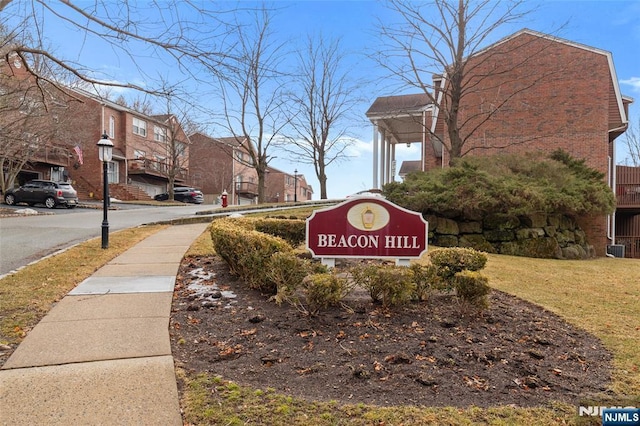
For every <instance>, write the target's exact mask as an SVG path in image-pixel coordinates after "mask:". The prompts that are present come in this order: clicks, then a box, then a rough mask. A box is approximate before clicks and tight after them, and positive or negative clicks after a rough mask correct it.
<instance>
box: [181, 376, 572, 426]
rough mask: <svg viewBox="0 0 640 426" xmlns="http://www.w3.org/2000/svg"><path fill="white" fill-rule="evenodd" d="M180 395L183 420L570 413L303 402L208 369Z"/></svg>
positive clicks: (534, 417)
mask: <svg viewBox="0 0 640 426" xmlns="http://www.w3.org/2000/svg"><path fill="white" fill-rule="evenodd" d="M178 376H179V378H180V379H181V380H182V381H183V382H185V383H187V386H186V389H185V390H184V398H183V401H182V405H183V408H184V410H185V420H186V424H198V425H201V424H206V425H223V424H224V425H246V424H253V425H274V426H276V425H290V426H294V425H301V426H302V425H304V426H306V425H309V424H313V425H318V426H322V425H327V426H329V425H332V426H333V425H439V426H440V425H474V424H492V425H515V424H536V425H540V424H545V425H546V424H549V425H551V424H564V423H563V422H564V419H566V417H567V416H570V415H571V414H572V413H575V408H574V407H570V406H567V405H557V406H549V407H547V408H529V409H524V408H515V407H496V408H490V409H480V408H477V407H470V408H467V409H459V408H453V407H442V408H421V407H413V406H404V407H382V408H381V407H374V406H368V405H365V404H352V405H339V404H338V403H337V402H331V401H330V402H306V401H303V400H301V399H298V398H295V397H292V396H286V395H281V394H278V393H276V392H275V391H274V390H273V389H253V388H249V387H245V386H240V385H238V384H236V383H234V382H231V381H228V380H225V379H223V378H222V377H220V376H215V375H211V374H200V375H197V376H192V377H188V376H187V374H186V373H185V372H184V371H183V370H178Z"/></svg>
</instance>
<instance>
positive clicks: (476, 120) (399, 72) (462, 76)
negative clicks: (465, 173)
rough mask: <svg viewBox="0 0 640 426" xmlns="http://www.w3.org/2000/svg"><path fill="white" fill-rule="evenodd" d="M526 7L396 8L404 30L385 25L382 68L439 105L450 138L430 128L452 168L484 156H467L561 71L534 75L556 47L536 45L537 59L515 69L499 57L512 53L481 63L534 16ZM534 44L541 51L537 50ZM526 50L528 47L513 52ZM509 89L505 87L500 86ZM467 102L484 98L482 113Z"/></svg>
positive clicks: (400, 1)
mask: <svg viewBox="0 0 640 426" xmlns="http://www.w3.org/2000/svg"><path fill="white" fill-rule="evenodd" d="M523 3H525V2H524V0H507V1H501V2H499V1H495V0H430V1H427V2H415V1H411V0H389V1H388V5H389V8H390V9H391V10H392V11H393V12H395V14H396V16H398V17H399V21H400V22H393V21H392V20H390V19H388V17H385V18H386V19H385V20H384V21H381V22H380V28H381V40H382V45H381V47H380V53H379V54H378V55H377V57H376V60H377V62H378V63H379V64H380V65H381V66H382V67H383V68H384V69H386V71H387V72H388V73H390V74H391V75H392V76H393V77H395V78H396V79H398V80H399V81H400V82H401V83H402V85H403V86H410V87H415V88H417V89H419V90H420V91H421V92H424V93H425V94H426V95H427V96H428V98H429V100H430V102H431V103H432V104H434V105H437V108H438V113H439V114H440V115H441V116H442V117H443V121H444V124H445V128H446V130H445V131H446V137H445V138H443V137H442V136H443V135H442V134H438V133H436V132H433V131H432V129H431V128H429V126H427V128H426V129H425V130H426V131H427V133H428V134H430V136H431V139H432V140H437V141H438V142H440V143H441V144H442V145H443V146H444V148H445V149H446V150H447V152H448V154H449V159H450V163H451V162H452V161H455V159H457V158H459V157H461V156H463V155H464V154H466V153H467V152H469V150H471V149H478V147H477V146H475V147H472V148H469V149H466V150H465V149H464V148H465V143H466V142H467V141H468V140H469V139H470V138H471V137H472V136H473V135H474V134H475V133H476V132H477V131H479V129H481V127H482V124H483V123H485V122H486V121H488V120H490V119H496V117H498V118H497V119H500V118H499V113H500V112H501V111H503V110H504V109H505V108H506V107H508V106H510V105H513V100H514V99H515V98H516V97H517V96H518V95H519V94H522V93H524V92H525V91H527V90H529V89H531V88H532V87H533V86H534V85H536V84H538V83H539V82H541V81H543V80H544V79H549V78H550V77H551V76H553V75H558V74H559V72H560V71H561V70H557V69H553V70H547V71H545V72H539V71H536V72H535V73H534V71H529V72H528V74H527V68H528V67H527V64H528V63H533V62H534V61H535V60H537V59H536V58H539V57H540V56H539V55H541V54H542V53H543V51H544V50H545V49H546V48H547V47H548V46H550V45H551V43H550V42H548V43H540V44H538V45H536V46H535V49H536V50H535V53H534V54H533V55H531V56H527V57H523V58H521V59H519V60H518V61H515V63H501V61H500V59H499V57H498V55H504V54H505V53H508V52H505V51H499V52H496V53H495V54H494V53H491V52H489V53H486V52H482V53H486V55H485V56H483V57H480V56H479V55H478V54H479V53H481V51H482V50H483V49H484V48H485V47H486V45H487V44H488V43H489V42H490V41H491V40H492V37H493V36H494V35H495V33H496V32H497V30H498V29H499V28H501V27H504V26H505V25H507V24H510V23H514V22H517V21H520V20H521V19H522V18H523V17H524V16H525V15H526V14H528V13H530V10H524V11H521V10H522V7H523ZM525 43H526V42H525ZM530 43H531V45H532V46H533V42H530ZM524 47H527V46H522V45H520V46H516V47H510V49H512V51H513V50H516V49H521V48H524ZM504 49H509V47H504ZM492 55H493V56H492ZM489 64H491V65H489ZM495 64H499V69H493V70H488V69H487V68H488V67H489V66H493V67H495ZM531 68H533V67H531ZM515 69H518V70H524V73H525V74H526V75H522V74H521V75H516V76H514V75H515V74H516V73H513V74H512V73H510V71H512V70H515ZM496 76H499V77H501V78H504V79H510V80H511V81H509V82H507V83H508V84H511V85H512V86H513V87H511V90H510V91H508V92H507V91H505V90H503V91H501V90H500V87H499V85H497V84H496V82H495V80H492V79H493V78H495V77H496ZM503 83H505V81H504V80H503V81H502V82H501V83H500V84H503ZM467 96H476V97H477V98H481V97H482V98H483V99H482V100H481V105H480V106H479V107H478V108H476V109H475V110H473V109H471V108H466V109H465V102H464V101H465V97H467ZM510 103H511V104H510ZM476 106H477V105H476ZM556 131H557V129H556ZM540 137H542V136H540ZM524 142H525V141H524V140H519V141H513V142H510V143H524Z"/></svg>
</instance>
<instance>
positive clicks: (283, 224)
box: [254, 219, 307, 247]
mask: <svg viewBox="0 0 640 426" xmlns="http://www.w3.org/2000/svg"><path fill="white" fill-rule="evenodd" d="M306 225H307V223H306V222H305V221H304V220H299V219H257V220H256V221H255V225H254V226H255V229H256V230H257V231H260V232H264V233H265V234H269V235H275V236H276V237H280V238H282V239H283V240H285V241H286V242H288V243H289V244H291V245H292V246H293V247H297V246H299V245H300V244H302V243H303V242H304V241H305V238H306Z"/></svg>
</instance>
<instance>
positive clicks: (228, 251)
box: [211, 220, 292, 294]
mask: <svg viewBox="0 0 640 426" xmlns="http://www.w3.org/2000/svg"><path fill="white" fill-rule="evenodd" d="M234 222H235V221H233V220H217V221H214V222H213V223H212V225H211V240H212V241H213V246H214V249H215V250H216V253H218V255H219V256H220V257H221V258H222V259H224V260H225V261H226V262H227V264H228V265H229V270H230V271H231V273H233V274H235V275H237V276H238V277H239V278H240V279H242V280H243V281H244V282H245V283H246V284H247V285H248V286H249V287H250V288H254V289H257V290H260V291H265V292H268V293H271V294H275V293H276V290H277V286H276V284H275V283H274V282H273V281H271V280H270V279H269V278H268V276H267V275H266V274H265V271H266V270H267V264H268V262H269V260H270V259H271V255H272V254H274V253H276V252H279V251H281V252H287V251H291V250H292V248H291V246H290V245H289V244H287V242H286V241H284V240H283V239H281V238H278V237H274V236H271V235H268V234H264V233H262V232H258V231H250V230H247V229H245V228H244V227H243V226H238V225H237V224H235V223H234Z"/></svg>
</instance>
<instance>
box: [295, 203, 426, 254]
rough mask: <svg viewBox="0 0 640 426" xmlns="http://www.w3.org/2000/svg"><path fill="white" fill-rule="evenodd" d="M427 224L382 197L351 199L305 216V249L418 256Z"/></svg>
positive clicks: (421, 252) (343, 252)
mask: <svg viewBox="0 0 640 426" xmlns="http://www.w3.org/2000/svg"><path fill="white" fill-rule="evenodd" d="M428 227H429V224H428V223H427V222H426V221H425V220H424V219H423V218H422V215H421V214H420V213H417V212H412V211H410V210H407V209H404V208H402V207H399V206H396V205H395V204H393V203H391V202H390V201H387V200H385V199H383V198H369V197H366V198H354V199H350V200H347V201H344V202H342V203H340V204H338V205H337V206H333V207H329V208H326V209H322V210H316V211H315V212H314V213H313V214H312V215H311V216H310V217H309V218H308V219H307V249H308V250H309V251H311V253H312V254H313V256H314V257H323V258H339V257H355V258H376V259H379V258H403V259H411V258H419V257H420V256H422V255H423V254H424V253H425V252H426V251H427V232H428Z"/></svg>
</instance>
